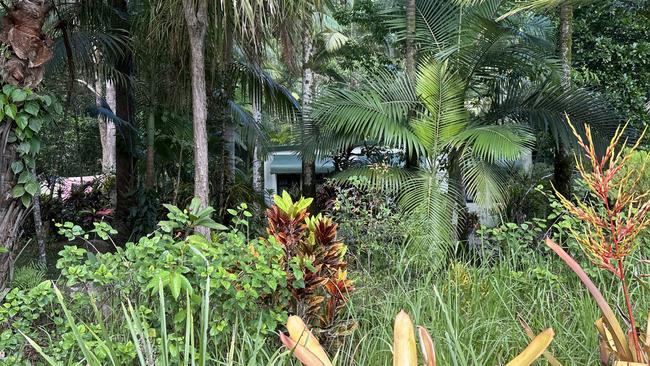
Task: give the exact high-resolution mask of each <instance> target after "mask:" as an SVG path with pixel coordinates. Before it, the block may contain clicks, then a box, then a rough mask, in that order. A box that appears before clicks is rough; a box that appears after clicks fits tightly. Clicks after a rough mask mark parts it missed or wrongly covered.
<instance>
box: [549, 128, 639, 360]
mask: <svg viewBox="0 0 650 366" xmlns="http://www.w3.org/2000/svg"><path fill="white" fill-rule="evenodd" d="M569 124H570V123H569ZM570 125H571V124H570ZM625 127H626V126H623V127H620V128H618V129H617V130H616V132H615V134H614V136H613V137H612V139H611V141H610V144H609V146H608V147H607V149H606V150H605V152H604V154H603V155H602V156H601V157H598V156H597V154H596V148H595V146H594V141H593V136H592V133H591V129H590V128H589V126H588V125H585V137H586V141H585V140H584V139H583V138H582V136H580V134H578V132H577V131H576V129H575V128H574V126H573V125H571V128H572V130H573V134H574V135H575V136H576V138H577V140H578V144H579V146H580V148H581V149H582V150H583V151H584V153H585V155H586V159H587V160H588V161H589V165H588V167H585V165H584V164H583V162H582V160H581V159H579V158H578V157H576V167H577V169H578V171H579V173H580V176H581V177H582V179H583V181H584V182H585V184H586V186H587V189H588V190H589V191H590V192H591V194H592V195H593V197H594V199H592V200H582V199H577V200H576V202H577V203H574V202H572V201H571V200H569V199H568V198H567V197H564V196H562V195H561V194H560V193H558V192H556V194H557V196H558V197H559V199H560V201H561V202H562V205H563V206H564V207H565V209H566V210H567V211H568V213H569V214H571V215H573V216H574V217H576V218H578V219H579V220H581V221H582V222H583V223H584V227H585V229H584V232H580V233H579V232H576V231H575V229H572V231H571V234H572V237H573V238H574V239H575V240H576V242H577V243H578V244H579V245H580V247H581V248H582V249H583V251H584V252H585V254H586V256H587V258H588V259H589V260H590V261H591V263H593V264H594V265H595V266H597V267H599V268H602V269H605V270H606V271H608V272H610V273H612V274H613V275H614V277H615V278H616V279H617V280H618V281H619V283H620V285H621V288H622V290H623V295H624V298H625V307H626V310H627V320H628V321H629V329H628V330H627V331H624V330H623V328H622V327H621V325H620V323H619V322H618V320H617V318H616V315H615V314H614V312H613V311H612V309H611V307H610V306H609V304H608V303H607V301H606V300H605V297H604V296H603V294H602V293H601V292H600V291H599V290H598V288H597V287H596V285H595V284H594V283H593V282H592V281H591V279H590V278H589V276H587V274H586V273H585V271H584V270H583V269H582V268H581V266H580V265H579V264H578V263H577V262H576V261H575V260H574V259H573V258H572V257H571V255H569V254H568V253H567V252H566V251H564V250H563V249H562V247H560V246H559V245H557V244H556V243H555V242H554V241H553V240H552V239H551V238H547V239H546V244H547V246H548V247H549V248H551V249H552V250H553V251H554V252H555V253H556V254H557V255H558V256H560V258H561V259H562V260H563V261H564V262H565V263H566V264H567V265H568V266H569V267H570V268H571V269H572V270H573V271H574V272H575V273H576V274H577V275H578V278H580V281H581V282H582V283H583V284H584V285H585V287H586V288H587V289H588V290H589V292H590V294H591V295H592V297H593V298H594V299H595V300H596V303H597V304H598V307H599V308H600V311H601V313H602V315H603V317H602V318H600V319H598V321H596V328H597V329H598V332H599V334H600V340H601V341H600V342H601V344H600V351H601V361H602V363H603V364H605V365H607V364H610V363H614V365H621V366H622V365H635V364H636V365H648V364H650V327H649V328H648V330H647V331H646V333H645V334H644V335H643V336H642V337H641V336H640V335H639V333H638V331H637V327H636V324H637V321H636V319H635V316H634V308H633V304H632V300H631V298H630V293H629V289H628V278H627V277H628V276H627V274H626V263H625V261H626V259H628V257H629V256H630V254H631V253H632V252H633V251H634V250H635V249H636V247H637V245H638V241H637V238H638V235H639V234H640V233H641V232H642V230H644V229H645V228H647V227H648V225H649V224H650V216H649V215H648V213H649V212H648V211H649V210H650V192H637V189H636V187H637V186H638V183H639V181H640V179H641V177H642V176H643V168H641V169H640V170H631V169H630V170H629V171H625V170H624V169H623V168H624V166H625V163H626V162H627V161H628V160H629V159H630V157H631V156H632V154H633V153H634V151H635V150H636V149H637V148H638V146H639V142H640V141H641V139H642V137H643V134H642V136H641V137H640V138H639V139H638V141H637V142H636V143H635V144H634V145H632V146H631V147H629V148H627V147H626V145H627V144H626V142H627V140H624V141H621V140H622V139H623V136H624V134H625ZM644 133H645V131H644ZM641 338H644V340H643V339H641Z"/></svg>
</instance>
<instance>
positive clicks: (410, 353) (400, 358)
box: [393, 310, 418, 366]
mask: <svg viewBox="0 0 650 366" xmlns="http://www.w3.org/2000/svg"><path fill="white" fill-rule="evenodd" d="M417 363H418V355H417V348H416V346H415V331H414V330H413V322H411V318H410V317H409V316H408V314H406V313H405V312H404V310H402V311H400V312H399V314H397V316H396V317H395V326H394V329H393V366H417Z"/></svg>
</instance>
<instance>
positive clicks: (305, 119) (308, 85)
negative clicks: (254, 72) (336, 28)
mask: <svg viewBox="0 0 650 366" xmlns="http://www.w3.org/2000/svg"><path fill="white" fill-rule="evenodd" d="M310 22H311V18H310V20H308V21H307V22H306V23H307V24H305V25H303V32H302V93H301V96H300V102H301V106H302V124H303V126H302V131H303V132H302V194H303V196H306V197H314V196H315V195H316V157H315V152H314V151H310V149H309V146H307V145H308V143H307V141H309V139H310V136H309V134H310V133H313V132H314V131H311V128H308V127H309V125H310V124H311V103H312V99H313V93H314V71H313V70H312V67H311V61H312V56H313V54H314V40H313V39H312V35H311V26H310V25H311V24H310Z"/></svg>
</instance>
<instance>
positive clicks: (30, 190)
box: [25, 181, 40, 196]
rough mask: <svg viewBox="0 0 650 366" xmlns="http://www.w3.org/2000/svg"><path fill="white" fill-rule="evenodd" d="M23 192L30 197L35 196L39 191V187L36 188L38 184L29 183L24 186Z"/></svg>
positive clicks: (34, 182)
mask: <svg viewBox="0 0 650 366" xmlns="http://www.w3.org/2000/svg"><path fill="white" fill-rule="evenodd" d="M25 191H27V193H29V194H30V195H32V196H36V195H37V194H38V193H39V191H40V187H39V186H38V182H36V181H31V182H29V183H27V184H25Z"/></svg>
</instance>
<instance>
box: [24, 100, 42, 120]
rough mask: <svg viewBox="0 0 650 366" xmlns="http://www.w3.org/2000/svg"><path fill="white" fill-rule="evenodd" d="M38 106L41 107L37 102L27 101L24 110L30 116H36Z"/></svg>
mask: <svg viewBox="0 0 650 366" xmlns="http://www.w3.org/2000/svg"><path fill="white" fill-rule="evenodd" d="M40 108H41V107H40V106H39V105H38V103H36V102H34V101H29V102H27V103H25V107H24V109H25V112H27V113H29V114H31V115H32V116H37V115H38V111H39V109H40Z"/></svg>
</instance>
